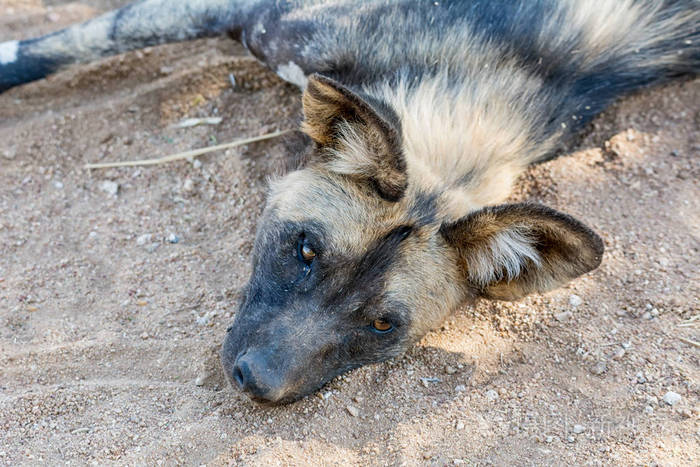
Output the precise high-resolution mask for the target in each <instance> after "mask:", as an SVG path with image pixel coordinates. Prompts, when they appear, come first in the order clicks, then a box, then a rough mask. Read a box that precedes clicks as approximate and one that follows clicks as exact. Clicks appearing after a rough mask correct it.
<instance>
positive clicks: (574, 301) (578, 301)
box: [569, 294, 583, 307]
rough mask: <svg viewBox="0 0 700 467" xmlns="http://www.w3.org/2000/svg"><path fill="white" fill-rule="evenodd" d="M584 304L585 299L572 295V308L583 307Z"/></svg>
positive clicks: (570, 298) (570, 303) (570, 301)
mask: <svg viewBox="0 0 700 467" xmlns="http://www.w3.org/2000/svg"><path fill="white" fill-rule="evenodd" d="M582 303H583V299H582V298H581V297H579V296H578V295H574V294H572V295H571V296H570V297H569V305H571V306H574V307H576V306H579V305H581V304H582Z"/></svg>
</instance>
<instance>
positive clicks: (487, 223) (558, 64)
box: [0, 0, 700, 402]
mask: <svg viewBox="0 0 700 467" xmlns="http://www.w3.org/2000/svg"><path fill="white" fill-rule="evenodd" d="M699 23H700V2H699V1H697V0H663V1H654V0H527V1H526V0H471V1H470V0H465V1H444V0H443V1H439V2H432V1H430V2H428V1H419V0H404V1H384V0H375V1H371V0H369V1H362V2H360V1H353V2H349V1H320V0H306V1H304V0H299V1H286V2H282V1H271V0H238V1H235V0H230V1H226V0H190V1H185V2H167V1H165V0H146V1H143V2H139V3H136V4H133V5H131V6H128V7H126V8H123V9H122V10H118V11H116V12H112V13H108V14H107V15H105V16H103V17H101V18H97V19H95V20H93V21H90V22H88V23H85V24H84V25H78V26H75V27H73V28H69V29H67V30H64V31H60V32H58V33H55V34H51V35H48V36H45V37H43V38H38V39H30V40H26V41H20V42H8V43H4V44H0V91H2V90H6V89H9V88H10V87H12V86H15V85H18V84H21V83H24V82H27V81H31V80H34V79H39V78H41V77H43V76H45V75H47V74H49V73H51V72H53V71H55V70H57V69H58V68H60V67H62V66H65V65H68V64H71V63H76V62H81V61H88V60H92V59H95V58H98V57H100V56H104V55H109V54H114V53H118V52H122V51H125V50H131V49H135V48H139V47H144V46H147V45H153V44H157V43H162V42H171V41H175V40H184V39H189V38H195V37H203V36H210V35H215V34H223V33H228V34H230V35H231V36H232V37H234V38H236V39H238V40H239V41H240V42H241V43H242V44H243V45H245V46H246V47H247V48H248V49H249V50H250V51H251V52H252V53H253V54H254V55H255V56H256V57H257V58H258V59H260V60H261V61H262V62H264V63H266V64H267V65H268V66H269V67H270V68H272V69H273V70H274V71H275V72H277V74H279V75H280V76H281V77H282V78H284V79H285V80H287V81H289V82H292V83H294V84H296V85H298V86H299V87H301V88H302V89H304V90H305V93H304V113H305V122H304V130H305V132H306V133H307V134H308V136H310V138H311V139H312V140H313V142H314V148H313V150H311V151H310V153H309V155H308V157H307V158H306V164H305V165H304V166H303V167H300V168H299V169H298V170H296V171H294V172H292V173H290V174H288V175H287V176H285V177H284V178H282V179H280V180H278V181H275V182H274V183H273V186H272V188H271V193H270V197H269V200H268V206H267V208H266V210H265V213H264V214H263V217H262V220H261V226H260V228H259V232H258V237H257V240H256V257H255V260H254V271H253V276H252V279H251V283H250V286H249V290H248V292H247V294H246V299H245V301H244V304H243V305H242V308H241V311H240V312H239V314H238V315H237V317H236V322H235V323H234V326H232V328H231V329H230V330H229V333H228V336H227V340H226V343H225V344H224V349H223V353H222V360H223V363H224V368H225V370H226V372H227V375H228V376H229V377H230V378H231V379H232V380H233V381H235V382H236V383H237V384H238V385H239V386H241V387H242V388H243V389H244V390H246V391H248V392H249V393H251V394H252V395H253V396H254V397H256V398H258V399H261V400H265V401H270V402H283V401H289V400H293V399H295V398H297V397H300V396H302V395H305V394H307V393H308V392H310V391H312V390H314V389H316V388H318V387H319V386H320V385H322V384H323V383H325V382H326V381H328V380H329V379H330V378H332V377H333V376H334V375H337V374H339V373H341V372H343V371H346V370H347V369H349V368H353V367H356V366H359V365H362V364H365V363H369V362H374V361H380V360H383V359H386V358H389V357H391V356H394V355H397V354H399V353H400V352H402V351H404V350H405V349H406V348H407V347H408V346H410V345H411V344H412V343H413V342H415V341H416V340H417V339H419V338H420V337H421V336H422V335H424V334H425V332H427V330H429V329H430V328H432V327H434V326H435V325H436V324H438V323H439V322H440V321H441V320H442V319H443V318H444V317H445V316H446V315H447V314H448V313H449V312H450V311H452V310H453V309H454V308H455V307H457V306H458V305H459V304H460V303H462V302H464V301H465V300H468V299H473V298H475V297H480V296H481V297H487V298H498V299H517V298H519V297H521V296H523V295H525V294H528V293H531V292H537V291H546V290H549V289H551V288H553V287H556V286H558V285H560V284H562V283H564V282H566V281H568V280H570V279H573V278H574V277H577V276H578V275H580V274H583V273H585V272H587V271H590V270H591V269H593V268H595V267H596V266H597V265H598V264H599V262H600V260H601V256H602V251H603V246H602V242H601V241H600V239H599V238H598V237H597V236H596V235H595V234H594V233H593V232H591V231H590V230H588V229H587V228H586V227H585V226H583V225H582V224H581V223H579V222H578V221H576V220H574V219H572V218H570V217H568V216H566V215H563V214H560V213H556V212H554V211H552V210H550V209H548V208H545V207H538V206H533V205H502V206H497V207H486V208H485V206H493V205H496V204H497V203H500V202H502V201H503V200H504V199H505V198H506V197H507V196H508V194H509V193H510V189H511V186H512V184H513V181H514V180H515V178H516V177H517V176H518V175H519V174H520V173H521V172H522V170H523V169H524V168H525V167H526V166H527V165H528V164H531V163H533V162H538V161H542V160H545V159H547V158H548V157H551V156H552V154H553V153H554V150H555V149H556V147H557V146H558V145H559V144H560V143H561V142H562V141H563V140H565V139H566V138H567V137H568V136H570V135H571V134H573V132H575V131H576V130H578V129H580V128H581V127H582V126H583V125H585V124H586V123H587V122H588V121H589V120H590V119H591V118H592V117H593V116H595V115H596V114H597V113H599V112H600V111H601V110H602V109H604V108H605V106H607V105H608V104H609V103H611V102H612V101H613V100H614V99H616V98H617V97H619V96H620V95H622V94H624V93H626V92H629V91H632V90H635V89H638V88H640V87H642V86H648V85H652V84H657V83H661V82H664V81H666V80H668V79H670V78H673V77H675V76H680V75H685V74H693V73H697V72H698V70H700V29H699V28H700V26H699ZM263 252H264V253H263Z"/></svg>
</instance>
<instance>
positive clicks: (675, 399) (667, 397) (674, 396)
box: [664, 391, 683, 405]
mask: <svg viewBox="0 0 700 467" xmlns="http://www.w3.org/2000/svg"><path fill="white" fill-rule="evenodd" d="M681 399H683V397H681V395H680V394H678V393H677V392H673V391H668V392H667V393H666V394H664V402H666V403H667V404H668V405H676V404H677V403H679V402H680V401H681Z"/></svg>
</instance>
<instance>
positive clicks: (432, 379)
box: [420, 376, 440, 388]
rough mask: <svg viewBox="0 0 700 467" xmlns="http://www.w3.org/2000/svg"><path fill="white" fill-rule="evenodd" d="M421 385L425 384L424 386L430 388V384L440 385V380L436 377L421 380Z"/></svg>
mask: <svg viewBox="0 0 700 467" xmlns="http://www.w3.org/2000/svg"><path fill="white" fill-rule="evenodd" d="M420 381H421V383H423V386H425V387H426V388H427V387H430V383H439V382H440V379H439V378H434V377H432V376H431V377H428V378H421V379H420Z"/></svg>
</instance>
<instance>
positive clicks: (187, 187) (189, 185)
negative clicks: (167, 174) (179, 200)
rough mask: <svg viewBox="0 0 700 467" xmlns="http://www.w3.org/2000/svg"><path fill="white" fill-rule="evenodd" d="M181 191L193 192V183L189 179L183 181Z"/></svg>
mask: <svg viewBox="0 0 700 467" xmlns="http://www.w3.org/2000/svg"><path fill="white" fill-rule="evenodd" d="M182 189H183V190H185V191H187V192H191V191H194V182H193V181H192V179H191V178H188V179H185V183H183V184H182Z"/></svg>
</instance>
